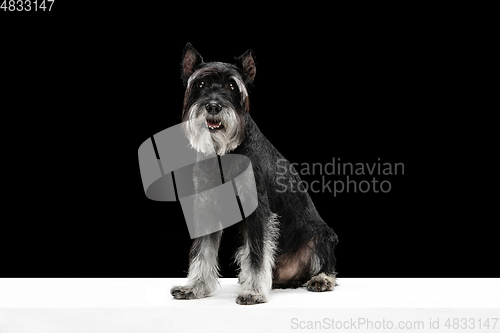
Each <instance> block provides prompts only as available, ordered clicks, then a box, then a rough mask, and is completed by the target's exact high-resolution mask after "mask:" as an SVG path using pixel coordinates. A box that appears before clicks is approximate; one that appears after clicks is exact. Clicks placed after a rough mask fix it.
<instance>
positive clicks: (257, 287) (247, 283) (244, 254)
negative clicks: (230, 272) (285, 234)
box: [236, 196, 279, 305]
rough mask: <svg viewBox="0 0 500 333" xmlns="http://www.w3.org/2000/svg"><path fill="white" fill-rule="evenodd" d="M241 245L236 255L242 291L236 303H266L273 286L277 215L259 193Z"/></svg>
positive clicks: (246, 220)
mask: <svg viewBox="0 0 500 333" xmlns="http://www.w3.org/2000/svg"><path fill="white" fill-rule="evenodd" d="M244 223H245V226H244V232H243V235H244V244H243V246H241V247H240V249H239V250H238V252H237V254H236V260H237V261H238V263H239V265H240V274H239V282H240V284H241V289H242V290H241V292H240V293H239V294H238V296H237V297H236V303H238V304H243V305H250V304H257V303H265V302H267V300H268V297H269V291H270V290H271V286H272V270H273V266H274V256H275V251H276V242H277V238H278V231H279V228H278V219H277V215H276V214H273V213H271V211H270V210H269V206H268V202H267V197H265V196H264V197H261V196H259V206H258V208H257V209H256V210H255V212H254V213H253V214H251V215H250V216H249V217H247V218H246V219H245V222H244Z"/></svg>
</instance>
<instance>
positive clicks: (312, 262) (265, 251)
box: [170, 43, 338, 305]
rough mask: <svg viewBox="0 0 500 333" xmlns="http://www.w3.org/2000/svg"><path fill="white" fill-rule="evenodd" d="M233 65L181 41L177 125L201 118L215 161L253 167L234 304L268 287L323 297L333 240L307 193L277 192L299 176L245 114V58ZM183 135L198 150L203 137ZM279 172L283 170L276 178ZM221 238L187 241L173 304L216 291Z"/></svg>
mask: <svg viewBox="0 0 500 333" xmlns="http://www.w3.org/2000/svg"><path fill="white" fill-rule="evenodd" d="M235 60H236V63H235V65H233V64H228V63H222V62H209V63H205V62H203V58H202V57H201V55H200V54H199V53H198V52H197V51H196V50H195V49H194V48H193V46H192V45H191V44H190V43H187V44H186V47H185V48H184V56H183V61H182V70H181V72H182V75H181V77H182V80H183V82H184V85H185V86H186V93H185V97H184V107H183V113H182V120H183V121H189V120H192V119H195V118H200V117H204V118H205V119H206V126H207V127H208V130H209V133H210V136H208V138H209V139H211V140H212V144H213V146H212V147H214V148H215V151H216V153H217V155H219V156H222V155H224V154H231V153H233V154H240V155H245V156H246V157H248V158H249V159H250V161H251V163H252V166H253V173H254V176H255V183H256V189H257V199H258V206H257V209H256V210H255V211H254V212H253V213H252V214H251V215H249V216H248V217H246V218H245V219H244V220H243V221H242V222H240V224H239V226H240V228H241V234H242V236H243V245H242V246H241V247H240V248H239V249H238V251H237V253H236V255H235V258H236V261H237V263H238V264H239V267H240V268H239V276H238V277H239V283H240V285H241V291H240V293H239V294H238V295H237V297H236V303H238V304H245V305H247V304H257V303H264V302H267V300H268V298H269V292H270V290H271V288H297V287H301V286H305V287H306V288H307V290H309V291H331V290H333V288H334V286H335V285H336V283H335V276H336V274H337V273H336V272H335V270H334V268H335V263H336V260H335V256H334V250H335V247H336V245H337V243H338V238H337V235H336V234H335V233H334V231H333V230H332V229H331V228H330V227H329V226H328V225H327V224H326V223H325V222H324V221H323V220H322V219H321V217H320V216H319V213H318V212H317V210H316V208H315V206H314V204H313V202H312V200H311V198H310V196H309V195H308V194H307V192H304V191H300V190H293V189H289V190H288V191H277V189H279V187H278V186H277V185H278V184H280V183H279V181H281V184H283V183H287V184H288V183H290V184H299V183H300V177H299V175H298V173H297V172H295V170H294V168H293V166H291V165H290V163H289V162H288V161H287V160H286V159H284V157H283V156H282V155H281V154H280V153H279V152H278V150H277V149H276V148H275V147H274V146H273V145H272V144H271V143H270V142H269V141H268V140H267V138H266V137H265V136H264V134H262V132H261V131H260V130H259V128H258V127H257V125H256V124H255V122H254V121H253V119H252V117H251V116H250V114H249V108H250V104H249V96H248V91H249V88H250V87H251V86H252V84H253V81H254V78H255V73H256V67H255V57H254V54H253V52H252V51H251V50H248V51H246V52H245V53H244V54H243V55H241V56H239V57H237V58H235ZM188 134H189V133H188ZM190 135H191V137H189V140H190V142H191V145H192V146H193V148H195V149H196V150H197V151H198V152H203V151H204V149H205V147H206V143H205V142H204V140H207V138H200V137H199V136H197V133H196V132H193V133H190ZM283 168H286V170H290V172H289V173H285V174H283V173H279V174H278V171H279V170H284V169H283ZM278 176H279V177H281V179H280V180H278ZM283 177H284V178H283ZM221 236H222V231H218V232H214V233H212V234H209V235H206V236H202V237H199V238H196V239H195V240H194V242H193V245H192V247H191V251H190V266H189V272H188V283H187V285H186V286H175V287H173V288H172V289H171V291H170V292H171V294H172V295H173V296H174V298H176V299H197V298H203V297H206V296H208V295H209V294H210V293H212V292H213V291H214V290H215V289H216V288H217V286H218V277H219V273H218V269H219V267H218V261H217V256H218V250H219V244H220V240H221Z"/></svg>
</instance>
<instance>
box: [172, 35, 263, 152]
mask: <svg viewBox="0 0 500 333" xmlns="http://www.w3.org/2000/svg"><path fill="white" fill-rule="evenodd" d="M235 60H236V62H235V64H234V65H233V64H228V63H223V62H209V63H204V62H203V58H202V57H201V55H200V54H199V53H198V51H196V50H195V49H194V47H193V46H192V45H191V44H190V43H187V44H186V47H185V48H184V57H183V61H182V70H181V72H182V74H181V78H182V80H183V82H184V85H185V86H186V93H185V95H184V107H183V111H182V121H183V122H185V124H187V125H186V126H185V127H184V131H185V133H186V135H187V136H188V138H189V140H190V142H191V145H192V146H193V148H194V149H196V150H197V151H199V152H203V153H206V152H207V149H208V148H207V147H209V146H212V144H213V147H214V148H215V151H216V152H217V154H218V155H224V154H225V153H228V152H230V151H232V150H234V149H235V148H236V147H238V145H239V144H240V143H241V142H242V141H243V139H244V135H245V120H244V116H245V114H246V113H248V112H249V107H250V103H249V100H248V87H249V86H250V85H251V84H252V83H253V80H254V78H255V57H254V56H253V52H252V51H251V50H248V51H246V52H245V53H244V54H243V55H241V56H239V57H237V58H235ZM195 119H197V120H198V121H197V122H195V121H194V120H195ZM200 122H201V123H202V125H203V129H204V130H203V131H201V130H200V126H195V125H194V124H195V123H196V124H198V125H199V124H200ZM205 126H206V127H205ZM206 129H208V131H207V130H206Z"/></svg>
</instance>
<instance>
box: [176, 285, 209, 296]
mask: <svg viewBox="0 0 500 333" xmlns="http://www.w3.org/2000/svg"><path fill="white" fill-rule="evenodd" d="M170 293H171V294H172V296H174V298H175V299H198V298H203V297H205V296H204V295H199V293H197V292H196V290H195V288H193V287H188V286H185V287H184V286H175V287H172V289H170Z"/></svg>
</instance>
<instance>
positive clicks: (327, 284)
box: [306, 273, 335, 292]
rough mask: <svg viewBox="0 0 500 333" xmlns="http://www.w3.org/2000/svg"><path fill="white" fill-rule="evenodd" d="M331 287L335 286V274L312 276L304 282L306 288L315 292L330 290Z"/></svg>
mask: <svg viewBox="0 0 500 333" xmlns="http://www.w3.org/2000/svg"><path fill="white" fill-rule="evenodd" d="M333 287H335V275H326V274H325V273H321V274H318V275H316V276H313V277H312V278H311V279H310V280H309V281H307V283H306V288H307V290H309V291H315V292H321V291H332V290H333Z"/></svg>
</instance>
